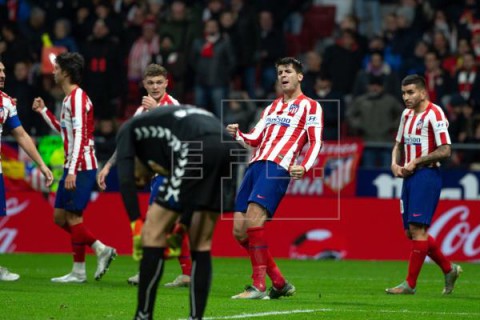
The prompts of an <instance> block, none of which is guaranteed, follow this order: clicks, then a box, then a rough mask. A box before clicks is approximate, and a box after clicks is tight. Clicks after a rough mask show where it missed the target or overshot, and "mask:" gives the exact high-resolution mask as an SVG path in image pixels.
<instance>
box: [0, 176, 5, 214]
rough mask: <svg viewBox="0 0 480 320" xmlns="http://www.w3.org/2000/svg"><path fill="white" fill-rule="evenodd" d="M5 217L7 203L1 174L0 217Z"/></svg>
mask: <svg viewBox="0 0 480 320" xmlns="http://www.w3.org/2000/svg"><path fill="white" fill-rule="evenodd" d="M6 215H7V202H6V200H5V184H4V182H3V174H2V173H0V217H2V216H6Z"/></svg>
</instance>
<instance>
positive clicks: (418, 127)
mask: <svg viewBox="0 0 480 320" xmlns="http://www.w3.org/2000/svg"><path fill="white" fill-rule="evenodd" d="M422 128H423V119H420V120H418V122H417V130H422Z"/></svg>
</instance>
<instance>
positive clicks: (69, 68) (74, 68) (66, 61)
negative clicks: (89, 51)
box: [55, 52, 85, 84]
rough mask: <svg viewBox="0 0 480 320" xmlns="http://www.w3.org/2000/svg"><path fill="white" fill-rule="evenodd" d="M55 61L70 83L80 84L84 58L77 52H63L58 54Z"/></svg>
mask: <svg viewBox="0 0 480 320" xmlns="http://www.w3.org/2000/svg"><path fill="white" fill-rule="evenodd" d="M55 62H56V63H57V64H58V65H59V66H60V69H62V71H65V72H66V73H67V74H68V76H69V77H70V81H71V82H72V84H80V83H81V82H82V75H83V68H84V67H85V60H84V59H83V57H82V56H81V55H80V54H79V53H77V52H64V53H61V54H59V55H58V56H57V57H56V59H55Z"/></svg>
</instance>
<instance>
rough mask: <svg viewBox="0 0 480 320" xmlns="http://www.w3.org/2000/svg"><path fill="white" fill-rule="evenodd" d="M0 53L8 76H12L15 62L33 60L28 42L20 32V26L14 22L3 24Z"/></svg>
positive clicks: (0, 36)
mask: <svg viewBox="0 0 480 320" xmlns="http://www.w3.org/2000/svg"><path fill="white" fill-rule="evenodd" d="M0 55H1V56H2V62H3V64H4V66H5V73H6V74H7V78H12V77H11V76H12V75H13V74H12V73H13V69H14V66H15V63H17V62H18V61H31V60H32V55H31V53H30V50H29V48H28V43H27V42H26V41H25V39H24V38H23V37H22V36H21V35H20V34H19V32H18V27H17V25H16V24H15V23H13V22H8V23H6V24H4V25H3V26H2V33H1V35H0Z"/></svg>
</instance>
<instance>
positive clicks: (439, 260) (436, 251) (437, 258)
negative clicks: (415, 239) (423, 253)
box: [428, 235, 452, 273]
mask: <svg viewBox="0 0 480 320" xmlns="http://www.w3.org/2000/svg"><path fill="white" fill-rule="evenodd" d="M428 256H429V257H430V259H432V260H433V261H434V262H435V263H436V264H438V266H439V267H440V268H441V269H442V271H443V273H449V272H450V271H452V264H451V263H450V261H448V260H447V258H445V256H444V255H443V253H442V251H441V250H440V248H439V247H438V245H437V243H436V241H435V239H434V238H433V237H432V236H430V235H429V236H428Z"/></svg>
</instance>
